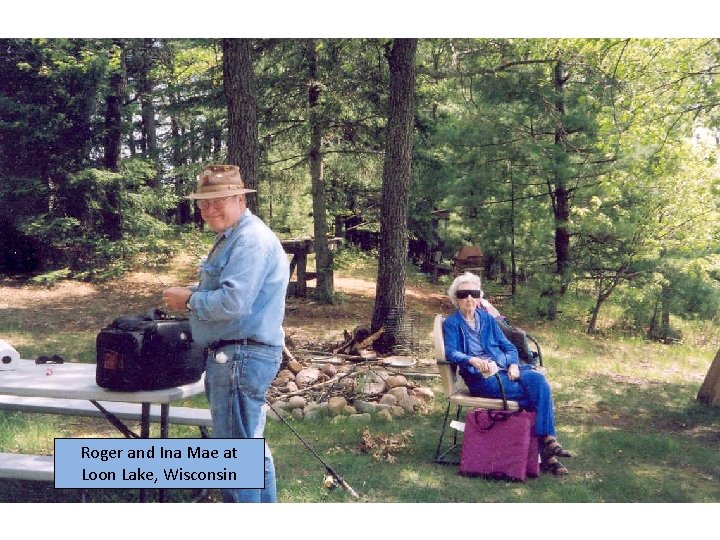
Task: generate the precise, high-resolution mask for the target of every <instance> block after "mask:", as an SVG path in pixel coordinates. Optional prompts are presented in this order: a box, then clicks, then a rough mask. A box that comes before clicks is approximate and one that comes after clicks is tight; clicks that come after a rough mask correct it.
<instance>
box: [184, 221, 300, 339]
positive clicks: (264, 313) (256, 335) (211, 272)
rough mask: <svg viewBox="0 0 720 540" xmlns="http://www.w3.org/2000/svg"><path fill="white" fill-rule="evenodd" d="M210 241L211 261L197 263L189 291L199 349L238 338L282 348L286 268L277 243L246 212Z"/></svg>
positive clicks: (287, 272) (287, 268) (284, 258)
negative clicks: (196, 276) (195, 280)
mask: <svg viewBox="0 0 720 540" xmlns="http://www.w3.org/2000/svg"><path fill="white" fill-rule="evenodd" d="M215 242H216V245H217V247H216V248H215V249H214V250H213V252H211V255H212V256H211V257H210V259H205V260H203V261H202V262H201V263H200V282H199V283H198V284H197V285H194V286H193V287H191V289H192V290H193V293H192V296H191V297H190V302H189V303H190V308H191V312H190V326H191V329H192V334H193V340H194V341H195V343H197V344H198V345H200V346H203V347H204V346H207V345H208V344H210V343H212V342H214V341H218V340H221V339H225V340H230V339H243V338H249V339H253V340H255V341H259V342H261V343H265V344H267V345H274V346H280V347H281V346H283V345H284V344H285V332H284V331H283V328H282V322H283V318H284V316H285V294H286V291H287V286H288V281H289V279H290V266H289V263H288V258H287V255H286V254H285V251H284V250H283V248H282V244H280V240H278V238H277V236H275V233H273V232H272V231H271V230H270V228H269V227H268V226H267V225H265V223H263V222H262V220H261V219H260V218H258V217H257V216H255V215H254V214H253V213H252V212H250V210H249V209H246V210H245V212H244V213H243V214H242V216H240V219H239V220H238V222H237V223H236V224H235V225H234V226H233V227H230V228H229V229H228V230H226V231H225V232H223V233H222V234H219V235H218V236H217V238H216V240H215Z"/></svg>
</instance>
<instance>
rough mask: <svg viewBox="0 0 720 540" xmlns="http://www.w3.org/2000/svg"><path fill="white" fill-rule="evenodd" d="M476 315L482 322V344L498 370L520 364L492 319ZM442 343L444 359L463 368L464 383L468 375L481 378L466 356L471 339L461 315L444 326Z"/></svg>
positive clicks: (482, 312)
mask: <svg viewBox="0 0 720 540" xmlns="http://www.w3.org/2000/svg"><path fill="white" fill-rule="evenodd" d="M475 313H476V314H477V315H478V319H479V322H480V341H481V342H482V344H483V347H484V348H485V352H486V353H487V354H488V355H489V356H490V357H492V359H493V360H494V361H495V363H496V364H497V365H498V368H500V369H507V368H508V366H509V365H510V364H519V363H520V359H519V358H518V352H517V349H516V348H515V345H513V344H512V343H510V341H508V339H507V338H506V337H505V334H503V332H502V330H500V326H499V325H498V323H497V321H496V320H495V319H494V318H493V317H492V315H490V314H489V313H488V312H487V311H485V310H484V309H479V308H478V309H476V310H475ZM443 340H444V342H445V359H446V360H447V361H448V362H452V363H453V364H457V365H458V366H459V367H460V375H461V376H462V377H463V379H464V378H465V376H466V375H471V376H477V375H480V376H482V375H481V374H480V371H479V370H478V369H477V368H475V367H473V366H471V365H470V363H469V360H470V358H471V355H469V354H467V351H468V349H469V346H468V336H467V332H466V330H465V328H464V325H463V319H462V315H461V314H460V312H459V311H456V312H455V313H453V314H452V315H450V316H449V317H448V318H447V319H445V321H444V322H443Z"/></svg>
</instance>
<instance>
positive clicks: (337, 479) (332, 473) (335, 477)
mask: <svg viewBox="0 0 720 540" xmlns="http://www.w3.org/2000/svg"><path fill="white" fill-rule="evenodd" d="M265 403H267V406H268V407H270V410H271V411H272V412H274V413H275V416H277V417H278V418H279V419H280V421H281V422H282V423H283V424H285V425H286V426H287V427H288V429H290V431H292V432H293V433H294V434H295V436H296V437H297V438H298V439H300V441H301V442H302V443H303V444H304V445H305V447H306V448H307V449H308V450H310V452H312V455H314V456H315V457H316V458H318V460H319V461H320V463H322V464H323V465H324V466H325V469H326V470H327V472H328V473H329V474H330V476H332V477H333V480H335V482H337V483H338V484H340V485H341V486H342V487H343V489H346V490H347V491H348V493H350V495H351V496H352V497H353V499H359V498H360V497H359V495H358V494H357V493H356V492H355V490H354V489H353V488H351V487H350V486H349V485H348V483H347V482H346V481H345V480H343V478H342V476H340V475H339V474H338V473H337V472H335V469H333V468H332V467H331V466H330V465H328V464H327V463H326V462H325V460H324V459H323V458H321V457H320V456H319V455H318V454H317V452H315V450H313V449H312V447H311V446H310V445H309V444H308V443H307V442H305V439H303V438H302V436H301V435H300V434H299V433H298V432H297V431H295V429H293V427H292V426H291V425H290V424H288V422H287V420H285V419H284V418H283V417H282V416H281V415H280V414H278V412H277V411H276V410H275V409H274V408H273V406H272V405H270V402H269V401H267V400H265Z"/></svg>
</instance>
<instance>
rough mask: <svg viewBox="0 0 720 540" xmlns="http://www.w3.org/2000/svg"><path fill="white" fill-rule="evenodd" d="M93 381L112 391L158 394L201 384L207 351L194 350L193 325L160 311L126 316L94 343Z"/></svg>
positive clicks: (99, 335)
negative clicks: (140, 391) (174, 388)
mask: <svg viewBox="0 0 720 540" xmlns="http://www.w3.org/2000/svg"><path fill="white" fill-rule="evenodd" d="M96 362H97V368H96V371H95V380H96V382H97V384H98V386H101V387H103V388H107V389H109V390H120V391H136V390H159V389H162V388H171V387H173V386H181V385H183V384H189V383H193V382H196V381H198V380H200V377H201V376H202V374H203V371H204V370H205V351H204V349H203V348H202V347H197V346H193V340H192V333H191V332H190V322H189V321H188V319H186V318H179V317H172V316H169V315H167V314H165V313H164V312H162V311H161V310H159V309H155V310H152V311H151V312H150V313H148V314H147V315H144V316H142V315H140V316H125V317H119V318H117V319H115V320H114V321H113V322H112V323H111V324H110V325H109V326H107V327H105V328H103V329H102V330H101V331H100V333H99V334H98V336H97V339H96Z"/></svg>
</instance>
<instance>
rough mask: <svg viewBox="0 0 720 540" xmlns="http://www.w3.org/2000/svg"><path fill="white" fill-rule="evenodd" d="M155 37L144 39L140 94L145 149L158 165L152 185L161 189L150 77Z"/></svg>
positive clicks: (139, 85) (141, 52)
mask: <svg viewBox="0 0 720 540" xmlns="http://www.w3.org/2000/svg"><path fill="white" fill-rule="evenodd" d="M152 48H153V39H152V38H146V39H143V42H142V47H141V51H140V58H141V61H140V69H139V73H138V94H139V96H140V115H141V117H142V133H143V150H144V152H145V154H146V155H147V156H148V157H149V158H150V159H151V160H152V162H153V163H155V164H156V166H157V174H156V175H155V176H154V177H153V179H152V180H151V184H150V185H151V187H152V188H154V189H160V179H161V175H160V166H159V165H160V164H159V159H158V158H159V156H160V152H159V150H158V143H157V125H156V124H155V105H154V104H153V98H152V93H153V84H152V80H151V78H150V71H151V69H152V64H153V60H152V58H151V54H150V53H151V51H152Z"/></svg>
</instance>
